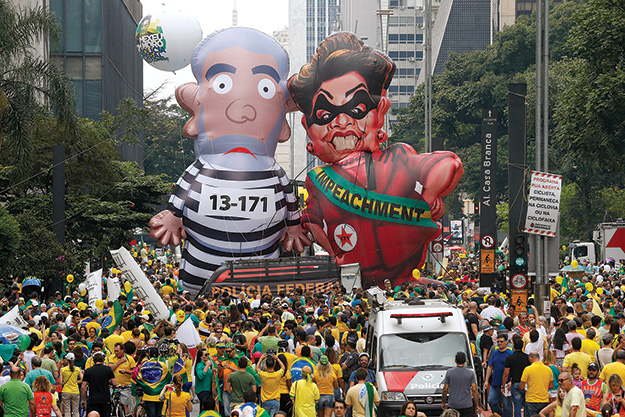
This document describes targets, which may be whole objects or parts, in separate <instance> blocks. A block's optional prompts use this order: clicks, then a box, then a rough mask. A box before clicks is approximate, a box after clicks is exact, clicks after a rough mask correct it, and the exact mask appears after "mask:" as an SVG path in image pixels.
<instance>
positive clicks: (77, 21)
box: [65, 0, 83, 52]
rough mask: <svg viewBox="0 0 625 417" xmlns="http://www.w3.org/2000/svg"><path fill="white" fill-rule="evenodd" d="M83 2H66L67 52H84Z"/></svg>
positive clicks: (72, 0)
mask: <svg viewBox="0 0 625 417" xmlns="http://www.w3.org/2000/svg"><path fill="white" fill-rule="evenodd" d="M82 22H83V17H82V0H65V50H66V51H67V52H82V51H83V46H82V39H83V33H82Z"/></svg>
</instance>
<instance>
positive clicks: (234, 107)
mask: <svg viewBox="0 0 625 417" xmlns="http://www.w3.org/2000/svg"><path fill="white" fill-rule="evenodd" d="M226 117H228V120H230V121H231V122H234V123H245V122H247V121H253V120H255V119H256V109H255V108H254V106H252V105H251V104H246V103H244V102H243V101H241V100H235V101H233V102H232V103H230V105H229V106H228V107H227V108H226Z"/></svg>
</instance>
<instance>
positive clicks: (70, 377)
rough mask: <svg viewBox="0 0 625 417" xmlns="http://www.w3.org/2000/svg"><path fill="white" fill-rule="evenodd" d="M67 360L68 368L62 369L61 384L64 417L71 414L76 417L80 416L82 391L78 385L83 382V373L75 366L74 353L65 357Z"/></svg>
mask: <svg viewBox="0 0 625 417" xmlns="http://www.w3.org/2000/svg"><path fill="white" fill-rule="evenodd" d="M65 359H66V360H67V366H66V367H64V368H61V372H60V374H61V377H60V381H59V382H60V384H61V386H62V389H61V407H62V408H63V415H64V416H65V417H69V416H71V412H72V411H73V412H74V415H75V416H77V415H78V406H79V404H80V389H79V388H78V384H79V383H80V382H81V381H82V375H83V372H82V371H81V370H80V368H78V367H77V366H75V365H74V359H75V356H74V354H73V353H72V352H70V353H68V354H67V355H65Z"/></svg>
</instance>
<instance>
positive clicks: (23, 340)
mask: <svg viewBox="0 0 625 417" xmlns="http://www.w3.org/2000/svg"><path fill="white" fill-rule="evenodd" d="M30 342H31V339H30V336H28V335H27V334H21V335H19V336H18V338H17V343H16V344H17V348H18V349H19V350H20V352H24V351H25V350H26V349H28V347H29V346H30Z"/></svg>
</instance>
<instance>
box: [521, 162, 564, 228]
mask: <svg viewBox="0 0 625 417" xmlns="http://www.w3.org/2000/svg"><path fill="white" fill-rule="evenodd" d="M561 191H562V176H561V175H556V174H548V173H546V172H539V171H532V181H531V183H530V193H529V196H528V199H527V216H526V217H525V229H523V231H524V232H526V233H532V234H535V235H542V236H549V237H555V236H556V233H557V225H558V215H559V213H560V193H561Z"/></svg>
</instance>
